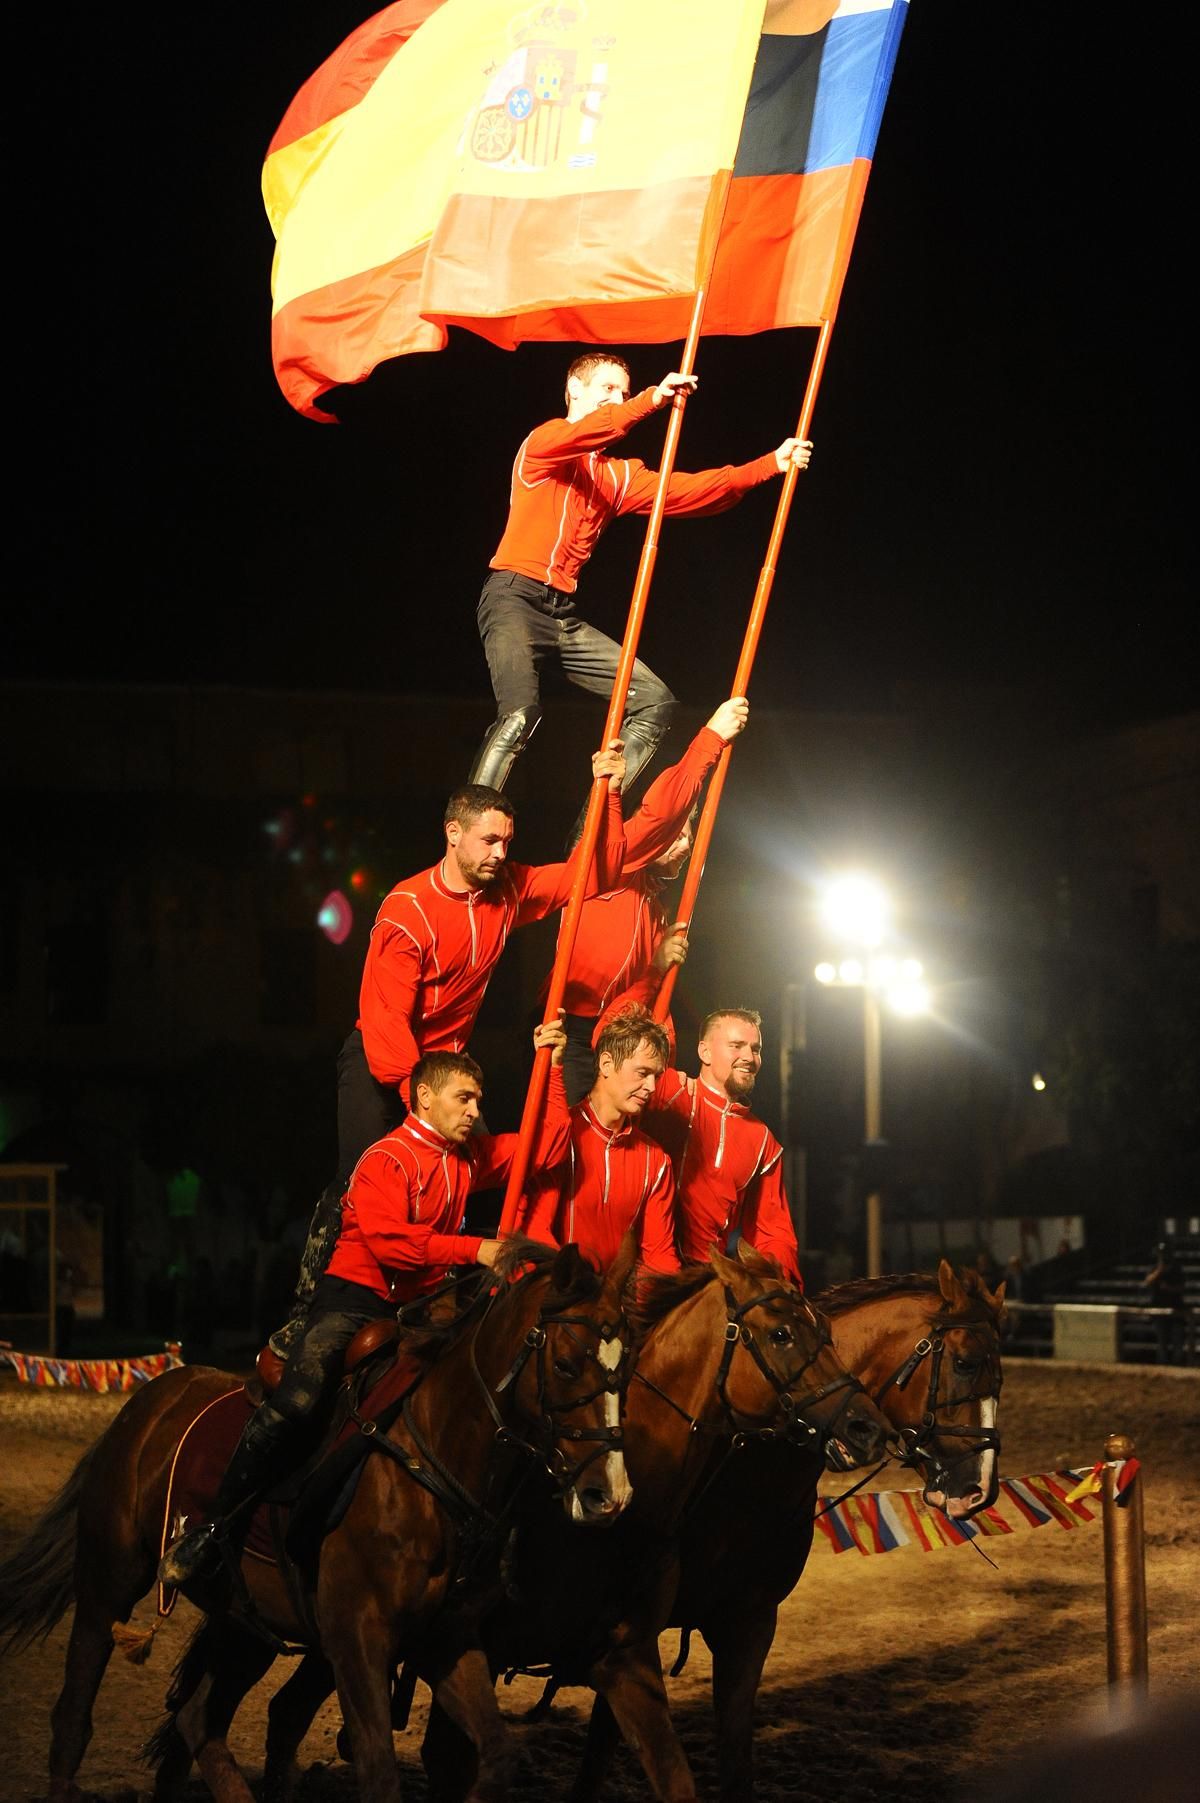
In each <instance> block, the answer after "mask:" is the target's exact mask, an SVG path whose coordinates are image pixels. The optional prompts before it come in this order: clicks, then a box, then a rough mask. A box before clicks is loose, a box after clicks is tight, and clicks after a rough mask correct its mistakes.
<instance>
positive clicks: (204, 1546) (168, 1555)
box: [158, 1521, 226, 1590]
mask: <svg viewBox="0 0 1200 1803" xmlns="http://www.w3.org/2000/svg"><path fill="white" fill-rule="evenodd" d="M225 1546H226V1542H225V1535H224V1532H223V1524H222V1523H221V1522H219V1521H206V1522H205V1523H204V1524H203V1526H201V1527H198V1528H193V1529H192V1531H191V1533H190V1534H184V1535H182V1536H181V1537H180V1538H179V1539H178V1540H175V1541H173V1542H172V1543H171V1545H170V1546H169V1547H168V1548H167V1550H166V1552H165V1553H164V1554H163V1556H162V1558H161V1559H160V1560H159V1565H158V1581H159V1583H160V1584H163V1585H165V1586H166V1587H167V1588H168V1589H170V1590H182V1588H183V1586H184V1585H185V1584H194V1583H195V1581H196V1579H197V1578H212V1577H215V1576H216V1574H217V1573H218V1571H220V1569H221V1566H222V1565H223V1564H224V1562H225Z"/></svg>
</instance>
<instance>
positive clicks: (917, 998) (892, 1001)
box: [887, 983, 929, 1016]
mask: <svg viewBox="0 0 1200 1803" xmlns="http://www.w3.org/2000/svg"><path fill="white" fill-rule="evenodd" d="M887 1001H888V1007H889V1008H890V1009H891V1010H892V1012H893V1013H894V1014H905V1015H910V1016H911V1015H914V1014H924V1013H926V1012H927V1010H928V1008H929V991H928V989H926V987H925V985H924V983H895V984H893V985H892V987H891V988H890V989H889V990H888V992H887Z"/></svg>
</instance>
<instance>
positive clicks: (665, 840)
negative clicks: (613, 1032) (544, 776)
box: [542, 726, 725, 1017]
mask: <svg viewBox="0 0 1200 1803" xmlns="http://www.w3.org/2000/svg"><path fill="white" fill-rule="evenodd" d="M724 744H725V741H724V739H723V738H722V737H721V735H720V733H717V732H713V730H712V728H711V727H708V726H703V727H701V729H700V731H699V732H698V733H697V734H696V737H695V738H694V739H693V740H692V742H691V744H690V745H689V746H688V748H687V750H686V751H685V752H684V754H683V756H682V757H681V758H680V760H679V762H678V763H677V764H675V765H673V766H672V767H671V769H670V770H664V771H663V773H662V775H661V776H658V777H656V778H655V780H654V781H653V782H652V783H651V785H650V787H649V788H648V789H647V790H646V793H645V795H644V796H643V798H642V805H641V807H640V808H638V810H637V812H636V813H635V814H633V815H632V816H631V818H630V819H629V820H627V821H626V822H625V855H624V857H623V859H622V860H621V878H620V881H619V882H618V883H617V884H616V885H615V887H613V888H611V889H604V890H602V891H601V892H600V893H599V894H597V895H593V896H590V897H589V899H588V900H587V901H586V902H584V904H583V907H582V908H581V910H580V913H579V929H578V933H577V935H576V939H575V945H574V949H573V950H572V953H571V963H570V966H569V968H568V971H567V987H566V991H565V993H564V995H563V1006H564V1007H565V1009H566V1011H567V1013H568V1014H583V1015H590V1016H592V1017H595V1016H596V1015H598V1014H602V1013H603V1011H604V1009H605V1008H606V1007H607V1006H608V1004H609V1002H610V1001H611V1000H612V999H613V997H614V996H616V995H620V994H621V992H622V991H623V990H625V989H627V988H629V986H630V985H631V984H633V983H636V982H637V981H638V980H639V979H640V978H642V977H644V976H645V975H646V972H647V971H648V970H649V969H650V962H651V959H652V958H653V957H654V954H655V952H656V951H657V950H658V945H659V941H660V940H661V939H662V936H663V934H664V933H665V932H666V930H667V927H668V925H669V922H668V920H667V916H666V913H665V911H664V909H663V905H662V903H661V901H660V900H659V898H658V892H659V887H660V885H659V881H658V879H657V878H656V877H655V876H654V874H653V873H652V872H651V871H650V870H649V869H648V868H647V866H648V865H650V864H653V862H654V860H655V859H656V858H660V857H661V856H662V854H663V853H664V852H665V851H667V850H669V849H670V847H671V846H672V845H673V844H674V843H675V841H676V839H677V838H678V837H679V833H680V829H681V828H682V826H683V823H684V821H685V820H686V819H687V817H688V815H689V814H690V813H691V811H692V806H693V804H694V802H695V800H696V797H697V795H699V793H700V790H701V789H702V788H703V786H704V781H705V778H706V777H707V776H708V773H709V771H710V770H711V769H712V768H713V766H714V764H715V763H716V761H717V759H718V758H719V757H720V755H721V751H722V749H723V747H724ZM549 981H550V979H549V977H547V978H546V981H545V982H544V983H543V984H542V994H543V995H545V993H546V989H547V988H548V986H549Z"/></svg>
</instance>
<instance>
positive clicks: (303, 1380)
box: [159, 1022, 571, 1588]
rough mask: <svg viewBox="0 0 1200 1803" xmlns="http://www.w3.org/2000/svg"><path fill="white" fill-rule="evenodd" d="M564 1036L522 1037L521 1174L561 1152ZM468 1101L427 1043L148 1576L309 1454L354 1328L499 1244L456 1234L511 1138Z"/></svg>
mask: <svg viewBox="0 0 1200 1803" xmlns="http://www.w3.org/2000/svg"><path fill="white" fill-rule="evenodd" d="M565 1043H566V1035H565V1033H564V1032H563V1028H562V1025H561V1023H558V1022H555V1023H553V1024H552V1025H550V1026H540V1027H539V1028H538V1029H537V1031H536V1033H535V1034H534V1044H535V1046H543V1045H545V1046H550V1047H551V1048H552V1051H553V1058H552V1062H551V1068H550V1081H549V1084H548V1087H547V1094H546V1105H545V1112H544V1114H543V1117H542V1123H541V1132H540V1136H539V1139H538V1142H537V1144H536V1145H535V1147H534V1150H533V1158H532V1163H531V1167H530V1168H531V1173H532V1174H536V1173H537V1172H539V1171H542V1170H544V1169H546V1168H547V1167H549V1166H551V1165H554V1164H556V1163H557V1162H558V1161H559V1160H560V1159H561V1158H562V1156H563V1155H564V1153H565V1152H566V1149H567V1141H568V1136H569V1134H570V1126H571V1122H570V1115H569V1113H568V1111H567V1098H566V1092H565V1090H564V1089H563V1081H562V1053H563V1046H564V1045H565ZM482 1098H483V1073H482V1071H481V1070H480V1068H479V1066H478V1065H477V1064H476V1062H475V1060H474V1059H473V1058H468V1057H467V1056H466V1054H465V1053H462V1052H431V1053H429V1054H427V1055H426V1056H425V1057H424V1058H421V1059H419V1060H418V1062H417V1064H416V1066H415V1068H414V1070H413V1072H412V1110H411V1112H410V1113H409V1114H408V1115H406V1116H405V1119H404V1120H403V1121H402V1122H401V1124H400V1126H398V1127H397V1128H396V1130H395V1132H393V1133H390V1134H388V1135H387V1136H386V1137H385V1138H383V1139H381V1140H379V1141H377V1143H376V1144H375V1145H373V1146H368V1148H367V1150H366V1151H365V1152H364V1153H363V1155H362V1157H361V1158H360V1159H359V1161H358V1164H357V1165H356V1167H355V1170H354V1174H353V1176H352V1177H351V1179H350V1187H349V1189H348V1191H347V1193H346V1202H345V1211H344V1218H343V1220H342V1225H341V1232H340V1234H339V1236H338V1241H337V1245H336V1246H335V1248H334V1251H333V1256H332V1258H331V1259H330V1261H329V1269H328V1271H326V1273H325V1274H324V1276H322V1277H321V1278H320V1279H319V1281H318V1282H317V1285H316V1289H315V1292H314V1295H313V1299H312V1303H311V1305H310V1307H309V1309H308V1311H307V1314H306V1315H305V1318H304V1321H303V1323H302V1326H301V1331H300V1334H299V1336H298V1338H297V1340H296V1342H295V1344H294V1346H293V1347H292V1349H291V1352H290V1354H289V1356H288V1360H287V1364H286V1365H285V1366H284V1372H283V1377H282V1378H281V1379H280V1382H279V1385H278V1387H277V1389H276V1390H275V1391H274V1392H273V1394H272V1395H271V1396H269V1397H267V1398H265V1399H264V1400H263V1401H262V1402H260V1403H259V1405H258V1407H257V1408H256V1409H255V1411H254V1413H253V1414H252V1415H251V1417H250V1419H249V1420H248V1421H247V1423H246V1425H245V1427H244V1428H243V1429H242V1436H241V1439H240V1440H239V1441H238V1444H237V1446H236V1447H235V1448H234V1451H233V1455H232V1457H231V1458H230V1461H229V1464H228V1466H227V1468H226V1471H225V1474H224V1476H223V1478H222V1479H221V1484H220V1487H219V1489H218V1491H217V1496H216V1500H215V1502H214V1504H213V1512H212V1518H211V1520H209V1521H208V1522H206V1523H204V1524H203V1525H202V1526H200V1527H198V1528H194V1529H192V1530H191V1532H189V1533H187V1534H186V1535H184V1537H183V1538H182V1539H180V1540H176V1541H175V1542H174V1544H173V1545H172V1546H170V1547H169V1548H168V1549H167V1552H166V1554H165V1555H164V1557H163V1560H162V1563H161V1565H160V1567H159V1581H160V1582H161V1583H164V1584H170V1585H172V1586H175V1587H177V1588H178V1587H179V1586H181V1585H184V1584H189V1583H193V1582H194V1581H195V1580H196V1579H198V1578H206V1577H213V1576H215V1575H216V1573H217V1571H218V1570H219V1569H220V1566H221V1563H222V1559H223V1557H224V1553H225V1547H226V1543H227V1542H228V1543H229V1544H230V1545H231V1546H232V1547H233V1548H234V1549H236V1547H237V1545H238V1544H240V1531H239V1530H244V1528H245V1525H246V1523H245V1520H244V1517H245V1515H246V1512H247V1511H248V1509H249V1506H250V1504H251V1503H252V1502H254V1501H255V1500H256V1499H257V1498H259V1497H260V1496H263V1495H265V1494H266V1492H267V1491H268V1490H270V1489H272V1488H273V1487H274V1486H275V1485H276V1484H279V1483H281V1482H282V1481H283V1479H284V1478H285V1477H287V1476H288V1475H289V1474H290V1473H291V1472H292V1471H293V1470H295V1469H296V1467H297V1466H299V1465H300V1464H301V1463H302V1462H303V1460H304V1459H305V1458H306V1457H308V1455H309V1454H310V1453H311V1452H312V1451H313V1447H314V1439H315V1435H316V1433H317V1432H319V1429H320V1426H321V1423H322V1422H323V1420H324V1408H323V1405H324V1404H326V1403H328V1402H329V1401H330V1399H331V1398H332V1396H333V1393H334V1391H335V1390H336V1388H337V1385H338V1382H339V1380H340V1378H341V1375H342V1357H343V1354H344V1353H345V1350H346V1348H347V1346H348V1345H349V1344H350V1342H351V1340H352V1339H353V1338H354V1336H355V1334H356V1333H357V1332H358V1331H359V1329H360V1328H362V1327H365V1326H366V1325H367V1323H368V1322H369V1321H381V1320H388V1319H393V1320H394V1319H395V1315H396V1310H397V1308H399V1307H400V1306H402V1305H403V1304H404V1303H408V1302H414V1301H417V1300H419V1299H420V1298H421V1297H422V1296H425V1295H428V1294H429V1293H430V1292H431V1291H432V1290H435V1289H437V1288H438V1287H439V1286H440V1285H441V1284H442V1283H444V1282H445V1280H446V1278H447V1277H448V1275H449V1272H450V1270H451V1268H452V1267H454V1266H457V1265H485V1266H488V1267H490V1266H492V1265H494V1264H495V1262H496V1255H497V1253H498V1252H499V1250H500V1245H501V1242H500V1241H499V1240H495V1239H487V1238H484V1237H482V1236H481V1235H478V1234H470V1233H464V1232H463V1227H464V1225H465V1219H466V1206H467V1198H468V1196H470V1195H471V1194H472V1193H473V1192H474V1191H475V1190H481V1189H492V1188H496V1187H498V1186H499V1185H501V1184H502V1183H504V1182H505V1181H506V1180H507V1177H508V1172H509V1167H510V1166H511V1164H512V1159H513V1153H514V1152H515V1150H516V1146H517V1135H516V1134H515V1133H498V1134H494V1135H493V1134H484V1133H479V1132H477V1131H476V1128H477V1126H478V1123H479V1105H480V1102H481V1100H482ZM231 1518H233V1521H234V1522H236V1523H238V1524H239V1526H238V1527H233V1525H232V1523H231ZM235 1536H236V1537H235Z"/></svg>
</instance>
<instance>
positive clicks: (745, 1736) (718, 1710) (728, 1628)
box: [704, 1603, 779, 1803]
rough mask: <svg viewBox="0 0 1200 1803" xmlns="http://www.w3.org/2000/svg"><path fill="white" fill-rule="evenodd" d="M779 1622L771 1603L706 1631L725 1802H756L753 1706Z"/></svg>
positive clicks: (720, 1789)
mask: <svg viewBox="0 0 1200 1803" xmlns="http://www.w3.org/2000/svg"><path fill="white" fill-rule="evenodd" d="M778 1617H779V1610H778V1608H777V1607H776V1605H775V1604H774V1603H769V1604H764V1605H763V1606H762V1607H760V1608H758V1609H756V1610H754V1611H753V1612H749V1613H745V1614H741V1615H738V1616H737V1617H735V1618H734V1619H733V1620H729V1619H728V1618H726V1619H725V1620H724V1621H723V1622H722V1623H721V1624H720V1625H719V1627H717V1626H714V1627H713V1628H712V1630H711V1631H710V1630H709V1629H707V1628H706V1629H705V1630H704V1638H705V1640H706V1641H707V1643H708V1647H709V1650H710V1652H711V1653H712V1662H713V1664H712V1684H713V1710H714V1713H715V1715H716V1724H717V1778H718V1793H717V1794H718V1796H719V1797H720V1799H721V1803H752V1800H753V1798H754V1794H755V1792H754V1701H755V1698H756V1697H757V1695H758V1687H759V1684H760V1682H761V1681H762V1674H763V1666H764V1665H765V1664H766V1662H767V1654H768V1653H769V1652H770V1651H771V1643H772V1641H773V1640H774V1639H775V1624H776V1622H777V1620H778Z"/></svg>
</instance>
